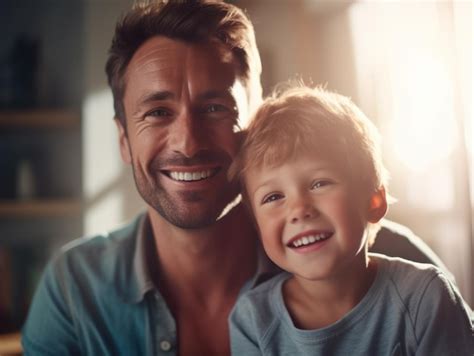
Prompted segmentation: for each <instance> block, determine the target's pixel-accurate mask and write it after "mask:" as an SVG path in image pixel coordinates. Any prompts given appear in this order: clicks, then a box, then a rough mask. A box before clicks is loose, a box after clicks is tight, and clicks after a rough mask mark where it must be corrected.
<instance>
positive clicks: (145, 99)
mask: <svg viewBox="0 0 474 356" xmlns="http://www.w3.org/2000/svg"><path fill="white" fill-rule="evenodd" d="M172 97H174V94H173V93H172V92H170V91H167V90H163V91H155V92H152V93H149V94H145V95H143V96H142V97H141V98H140V100H139V102H140V105H141V104H146V103H149V102H150V101H159V100H166V99H170V98H172Z"/></svg>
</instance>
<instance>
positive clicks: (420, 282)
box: [229, 254, 474, 356]
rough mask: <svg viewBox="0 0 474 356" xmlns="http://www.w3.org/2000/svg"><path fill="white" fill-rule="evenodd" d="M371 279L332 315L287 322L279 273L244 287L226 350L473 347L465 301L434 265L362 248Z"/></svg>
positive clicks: (413, 351)
mask: <svg viewBox="0 0 474 356" xmlns="http://www.w3.org/2000/svg"><path fill="white" fill-rule="evenodd" d="M370 256H371V258H373V259H376V261H377V263H378V270H377V275H376V277H375V280H374V282H373V284H372V286H371V287H370V289H369V291H368V292H367V294H366V295H365V296H364V298H363V299H362V300H361V301H360V302H359V304H358V305H356V306H355V307H354V308H353V309H352V310H351V311H350V312H349V313H348V314H346V315H345V316H344V317H343V318H342V319H340V320H338V321H337V322H336V323H334V324H332V325H329V326H327V327H324V328H321V329H316V330H301V329H298V328H296V327H295V326H294V324H293V322H292V320H291V317H290V315H289V313H288V311H287V309H286V307H285V304H284V301H283V295H282V285H283V282H284V281H285V280H286V279H288V278H289V277H290V274H288V273H282V274H280V275H278V276H276V277H274V278H273V279H271V280H269V281H267V282H265V283H263V284H262V285H260V286H258V287H257V288H255V289H252V290H250V291H249V292H247V293H245V294H244V295H243V296H242V297H241V298H240V299H239V300H238V302H237V304H236V306H235V307H234V310H233V312H232V314H231V316H230V318H229V322H230V336H231V349H232V354H233V355H239V356H241V355H245V356H248V355H261V354H263V355H272V356H273V355H275V356H276V355H331V356H335V355H364V356H365V355H430V356H432V355H457V356H462V355H466V356H472V355H474V341H473V340H474V337H473V327H472V323H471V321H470V316H469V311H468V310H469V307H468V306H467V304H465V302H464V301H463V299H462V297H461V296H460V294H459V292H458V291H457V289H456V287H455V286H454V285H453V284H452V283H451V282H450V281H449V279H448V278H446V276H445V275H444V274H443V273H442V272H441V271H440V270H439V269H438V268H436V267H434V266H432V265H429V264H420V263H414V262H411V261H407V260H403V259H400V258H392V257H387V256H384V255H380V254H370Z"/></svg>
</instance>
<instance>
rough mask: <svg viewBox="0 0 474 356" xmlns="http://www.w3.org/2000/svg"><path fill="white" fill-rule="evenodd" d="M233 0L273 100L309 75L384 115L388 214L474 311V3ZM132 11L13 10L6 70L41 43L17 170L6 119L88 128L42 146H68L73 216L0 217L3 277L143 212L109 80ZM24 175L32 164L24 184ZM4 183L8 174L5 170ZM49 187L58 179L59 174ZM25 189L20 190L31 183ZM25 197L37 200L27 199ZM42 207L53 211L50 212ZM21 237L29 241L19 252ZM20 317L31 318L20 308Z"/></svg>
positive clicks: (110, 4)
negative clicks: (35, 118) (33, 117)
mask: <svg viewBox="0 0 474 356" xmlns="http://www.w3.org/2000/svg"><path fill="white" fill-rule="evenodd" d="M232 2H233V3H235V4H237V5H238V6H241V7H243V8H245V9H246V11H247V12H248V14H249V16H250V17H251V19H252V21H253V22H254V26H255V29H256V33H257V42H258V46H259V48H260V51H261V56H262V61H263V85H264V91H265V93H269V92H270V91H271V89H272V88H273V86H274V85H275V84H276V83H278V82H281V81H286V80H288V79H289V78H293V79H295V78H299V79H303V80H304V81H305V82H306V83H313V84H323V85H326V86H327V88H328V89H331V90H335V91H337V92H339V93H341V94H344V95H346V96H350V97H351V98H352V99H353V100H354V102H355V103H356V104H357V105H359V106H360V107H361V109H362V110H363V111H364V112H365V113H366V114H367V115H368V116H369V117H370V118H371V119H373V121H374V122H375V124H376V125H377V126H378V127H379V129H380V130H381V132H382V134H383V136H384V147H383V148H384V158H385V161H386V163H387V166H388V168H389V170H390V172H391V176H392V180H391V183H390V190H391V193H392V195H394V196H395V197H396V198H397V199H398V202H397V203H396V204H394V205H393V206H391V208H390V212H389V215H388V217H389V218H390V219H393V220H395V221H397V222H399V223H402V224H405V225H407V226H408V227H410V228H411V229H412V230H413V231H414V232H415V233H417V234H418V235H420V236H421V237H422V238H423V239H424V240H425V241H426V242H427V243H428V244H429V245H430V246H431V247H432V248H433V249H434V250H435V251H436V252H437V253H438V254H439V256H440V257H441V258H442V259H443V261H444V262H445V263H446V264H447V266H448V267H449V269H450V270H451V271H452V272H453V273H454V275H455V277H456V280H457V283H458V285H459V287H460V290H461V292H462V294H463V296H464V297H465V298H466V299H467V300H469V302H470V304H471V306H472V305H474V281H473V259H472V258H473V255H474V252H473V224H472V220H473V201H474V199H473V193H472V186H473V184H474V182H473V178H472V162H473V144H472V134H473V116H472V3H471V2H470V1H439V2H413V1H394V2H383V1H335V2H332V1H317V0H277V1H275V0H235V1H232ZM132 3H133V1H131V0H96V1H92V0H88V1H86V0H84V1H79V0H76V1H72V0H70V1H62V0H43V1H33V0H17V1H13V0H2V2H1V3H0V26H1V27H0V29H1V30H2V33H3V35H2V40H1V43H0V60H3V62H1V63H5V62H7V60H6V58H8V56H9V54H8V53H11V49H12V46H13V43H14V42H15V40H16V39H17V38H18V37H19V35H20V34H21V33H26V34H27V35H29V36H30V37H32V38H37V39H38V43H39V53H40V54H39V63H40V64H38V73H37V75H36V77H37V79H36V80H37V88H38V89H37V95H36V97H35V100H34V103H33V102H32V103H30V104H27V105H26V107H25V106H24V105H23V107H21V106H20V107H15V108H12V107H9V105H8V104H5V103H3V104H2V107H1V108H0V156H1V155H2V154H3V155H4V156H3V157H6V156H8V157H10V156H13V157H16V158H18V159H17V160H16V161H15V162H16V165H13V166H12V165H10V166H5V167H10V168H9V169H10V170H14V171H15V172H16V173H17V176H18V174H19V173H18V162H20V161H22V160H21V159H20V157H19V154H18V152H19V151H18V147H19V146H18V145H20V143H21V144H23V143H25V139H22V140H19V139H18V135H20V133H18V129H12V127H13V126H15V125H13V126H12V124H11V121H6V122H7V123H6V124H4V125H3V126H1V120H2V113H4V112H7V113H11V112H12V110H13V111H14V112H15V113H17V114H18V112H20V114H21V113H22V112H23V113H24V112H31V111H34V112H38V111H41V110H45V109H47V110H50V109H55V110H62V111H66V112H70V111H72V112H74V113H75V114H76V116H77V117H78V118H79V119H78V125H77V126H74V125H73V126H72V128H70V129H68V130H69V131H67V132H66V133H64V132H63V131H61V132H60V133H59V134H57V135H56V136H59V139H51V138H50V136H48V135H49V134H48V135H46V138H45V139H44V140H43V142H39V143H38V147H43V146H44V145H46V146H48V145H49V146H51V144H50V142H53V141H54V140H56V141H57V142H59V143H57V144H52V147H53V148H52V149H53V151H55V152H56V151H63V152H62V157H63V158H62V159H59V161H58V162H62V163H61V164H56V166H55V169H54V170H53V173H51V177H53V178H54V177H56V178H54V179H56V181H58V183H57V184H54V186H59V185H61V183H64V181H65V182H72V184H73V185H74V187H75V188H73V189H71V192H70V194H69V193H68V194H69V196H72V197H73V198H74V199H75V200H76V201H79V202H80V203H79V208H77V204H76V205H75V204H72V207H71V205H65V206H64V205H61V206H60V207H59V209H60V210H62V211H63V212H64V211H69V212H70V214H69V218H71V215H72V220H68V219H69V218H68V219H65V218H63V217H62V216H61V215H60V214H57V213H56V215H54V214H53V216H51V214H50V215H47V214H46V216H44V214H43V215H42V216H40V217H38V216H35V215H34V214H32V213H31V211H30V214H28V213H26V214H25V213H21V212H20V214H19V215H18V214H17V215H15V214H12V213H10V215H9V214H8V211H7V212H5V213H4V217H0V273H2V268H3V270H10V271H12V270H13V269H14V268H13V267H12V266H13V265H14V264H10V265H8V264H6V263H3V267H2V263H1V256H2V253H3V255H4V256H8V254H9V252H8V251H9V250H10V249H11V246H15V248H16V249H18V248H19V249H20V252H19V253H20V255H21V254H22V253H23V254H24V251H27V249H26V248H25V246H28V245H30V246H34V250H35V251H37V250H38V249H40V250H43V251H44V253H42V254H41V258H40V259H39V261H40V262H38V265H39V266H41V267H42V266H43V265H44V262H45V261H46V260H47V258H48V257H49V256H50V255H51V254H52V253H54V252H55V251H57V249H58V248H59V246H60V245H62V244H63V243H66V242H67V241H69V240H71V239H73V238H76V237H78V236H80V235H82V234H86V235H91V234H94V233H98V232H101V231H103V230H107V229H111V228H115V227H116V226H117V225H118V224H120V223H123V222H126V221H128V220H129V219H131V218H132V217H133V216H134V215H135V214H137V212H139V211H142V210H143V209H144V206H143V203H142V201H141V200H140V198H139V197H138V194H137V193H136V191H135V186H134V183H133V178H132V177H131V172H130V168H129V167H127V166H124V165H123V164H122V162H121V160H120V155H119V151H118V145H117V132H116V128H115V125H114V123H113V120H112V118H113V110H112V97H111V93H110V91H109V89H108V87H107V83H106V77H105V73H104V65H105V61H106V57H107V50H108V47H109V45H110V40H111V37H112V34H113V29H114V26H115V22H116V19H117V18H118V17H119V16H120V14H121V13H122V12H123V11H124V10H125V9H127V8H128V7H129V6H130V5H131V4H132ZM1 68H5V65H4V66H3V67H0V83H1V80H2V79H1V78H2V77H1V75H2V73H3V72H5V70H3V72H2V70H1ZM3 75H4V74H3ZM4 76H5V75H4ZM3 80H4V79H3ZM1 90H2V87H0V99H1V93H2V91H1ZM11 115H12V114H10V116H11ZM33 126H34V125H33ZM37 130H38V129H37V128H35V127H33V128H28V130H27V131H29V136H28V135H27V137H30V138H31V137H36V136H37V134H36V133H37ZM41 130H42V132H43V133H42V135H44V129H41ZM2 134H3V135H4V136H2ZM21 135H23V133H21ZM21 137H23V136H21ZM2 140H3V143H2ZM33 140H34V139H33ZM5 142H7V143H8V144H4V143H5ZM12 145H13V147H14V148H15V149H13V150H12V149H11V146H12ZM35 147H36V146H34V147H33V150H36V149H35ZM2 150H3V151H2ZM47 152H51V147H50V149H49V151H47ZM51 154H52V156H54V154H53V153H51ZM3 160H4V161H5V158H4V159H3ZM33 160H34V158H33ZM1 162H2V161H1V158H0V164H2V163H1ZM53 166H54V165H53ZM12 167H13V168H12ZM33 167H35V165H34V164H33ZM40 168H41V165H40ZM1 169H2V167H1V166H0V172H1ZM29 170H32V173H31V172H30V173H28V174H27V176H30V178H29V179H30V180H31V176H33V181H34V179H35V177H36V175H35V170H34V169H29ZM39 170H41V169H39ZM20 171H21V170H20ZM27 171H28V170H27ZM37 171H38V169H37ZM4 172H6V170H5V169H4ZM24 175H25V174H24V169H23V173H22V176H23V180H24ZM2 177H3V178H2ZM58 177H59V178H58ZM17 178H18V177H17ZM53 178H51V179H52V181H54V179H53ZM0 179H7V178H5V174H4V175H2V174H1V173H0ZM43 181H44V180H43ZM43 184H48V183H47V180H46V183H43ZM12 189H13V188H12ZM27 190H28V189H27ZM53 190H54V189H53ZM15 191H16V192H17V193H18V187H16V188H15ZM38 191H39V190H38V189H36V192H34V193H31V189H30V193H29V195H28V194H27V195H28V196H27V201H28V199H29V200H31V201H36V202H37V201H40V202H41V201H42V200H44V199H46V198H47V199H50V198H51V197H49V196H48V197H46V198H45V197H44V196H42V195H41V194H39V193H38ZM7 195H8V194H7ZM17 195H18V194H17ZM52 195H53V196H54V194H52ZM7 198H8V199H7ZM16 198H18V196H8V197H0V212H1V206H2V205H1V204H2V202H5V201H7V203H9V204H10V203H11V202H12V201H13V202H16V201H17V200H19V199H16ZM21 201H22V204H24V202H25V199H22V200H21ZM15 204H16V203H15ZM12 206H13V210H14V209H17V206H16V205H7V208H5V209H10V210H9V211H10V212H12V211H13V210H12ZM47 206H50V205H47ZM64 207H65V208H64ZM5 209H4V210H5ZM65 209H66V210H65ZM67 209H70V210H67ZM20 210H21V209H20ZM39 210H40V211H42V212H43V213H44V212H45V208H44V206H43V205H41V206H40V208H39ZM15 211H17V210H15ZM32 215H33V216H32ZM40 215H41V214H40ZM17 240H18V241H20V240H21V241H24V243H22V244H21V246H20V247H18V246H17V245H18V244H17V243H16V242H15V241H17ZM2 248H3V250H2ZM22 248H23V250H21V249H22ZM2 251H3V252H2ZM12 258H13V257H11V258H10V259H12ZM4 260H6V259H5V258H4ZM35 273H36V274H35V277H32V278H31V279H32V282H31V284H32V286H31V288H30V290H32V289H34V286H35V283H36V281H37V275H38V273H39V272H38V271H37V272H35ZM11 274H12V273H10V275H11ZM13 277H15V275H14V274H13ZM0 283H1V278H0ZM4 283H6V282H4ZM4 286H5V284H4ZM1 289H2V287H1V285H0V290H1ZM3 289H4V290H7V288H5V287H4V288H3ZM5 294H6V293H3V297H2V293H0V316H1V303H2V302H1V300H2V298H3V299H4V300H6V299H7V297H8V296H5ZM7 304H8V303H7ZM17 314H18V315H20V316H19V317H18V318H20V319H21V312H18V313H17Z"/></svg>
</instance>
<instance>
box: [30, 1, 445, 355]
mask: <svg viewBox="0 0 474 356" xmlns="http://www.w3.org/2000/svg"><path fill="white" fill-rule="evenodd" d="M260 70H261V68H260V59H259V54H258V51H257V47H256V44H255V37H254V33H253V28H252V25H251V23H250V22H249V20H248V19H247V17H246V16H245V15H244V14H243V12H242V11H241V10H239V9H237V8H236V7H234V6H232V5H229V4H225V3H221V2H213V1H204V0H203V1H169V2H167V3H166V4H151V5H147V6H136V7H134V8H133V9H132V10H131V11H130V12H129V13H128V14H127V15H126V17H125V18H124V19H123V20H122V21H121V22H120V23H119V24H118V25H117V28H116V32H115V37H114V40H113V43H112V46H111V49H110V56H109V60H108V62H107V66H106V71H107V75H108V79H109V84H110V86H111V88H112V92H113V96H114V108H115V121H116V124H117V128H118V132H119V141H120V149H121V155H122V158H123V160H124V161H125V162H126V163H128V164H130V165H131V166H132V169H133V173H134V177H135V182H136V186H137V189H138V191H139V193H140V195H141V196H142V198H143V199H144V201H145V202H146V203H147V206H148V209H147V213H146V214H144V215H141V216H139V217H138V218H137V219H136V221H134V222H133V223H131V224H129V225H127V226H125V227H123V228H121V229H119V230H117V231H114V232H111V233H109V234H108V235H102V236H96V237H94V238H92V239H87V240H85V239H82V240H79V241H76V242H74V243H72V244H70V245H69V246H67V247H66V248H64V249H63V251H62V252H61V254H60V255H59V256H57V257H56V258H55V259H54V260H53V261H52V262H51V263H50V264H49V265H48V267H47V268H46V271H45V274H44V276H43V278H42V280H41V282H40V285H39V287H38V290H37V292H36V295H35V297H34V301H33V304H32V306H31V309H30V313H29V317H28V320H27V322H26V324H25V327H24V331H23V339H22V342H23V346H24V349H25V353H26V354H34V355H41V354H48V355H49V354H52V355H67V354H78V353H80V354H89V355H98V354H101V355H102V354H114V355H119V354H123V355H131V354H136V355H144V354H170V355H173V354H178V353H179V354H181V355H213V354H228V353H229V338H228V328H227V317H228V315H229V313H230V311H231V309H232V307H233V305H234V304H235V301H236V299H237V296H238V294H239V292H240V291H241V290H242V287H243V286H244V285H245V286H246V287H248V286H251V285H253V284H255V283H257V282H258V281H259V280H261V279H264V278H265V277H266V275H267V272H271V269H269V267H270V265H269V264H268V263H267V262H266V261H267V260H266V259H265V258H264V257H263V255H262V254H261V252H260V251H261V250H260V249H259V248H258V246H259V245H258V238H257V235H256V232H255V230H254V227H253V224H252V223H251V221H250V219H249V218H248V216H247V215H246V212H245V209H244V207H243V206H242V205H241V204H239V203H238V199H236V198H237V197H238V189H237V187H236V186H233V185H231V184H230V183H229V182H228V181H227V178H226V173H227V169H228V167H229V165H230V163H231V161H232V159H233V157H234V155H235V154H236V152H237V150H238V147H239V137H240V134H239V133H238V132H237V131H238V129H239V122H241V121H242V120H245V119H247V117H248V116H249V114H250V112H251V111H252V110H253V109H254V108H255V107H256V105H258V103H259V101H260V99H261V87H260ZM394 236H395V235H394V234H393V233H391V232H390V231H389V230H388V229H387V228H385V230H383V231H382V232H381V237H380V243H381V244H383V243H387V241H388V247H387V248H388V249H389V250H390V249H393V247H391V243H390V241H391V240H392V239H393V237H394ZM395 238H397V239H399V241H401V242H402V244H403V243H404V244H406V245H407V246H409V247H410V248H409V251H414V253H415V255H413V256H411V257H413V258H414V259H418V260H423V261H429V258H428V257H427V256H426V253H425V252H423V251H420V250H419V249H416V248H413V246H412V244H413V241H418V242H417V243H419V240H416V238H413V237H411V238H410V239H408V238H407V237H402V236H398V237H395ZM396 253H398V252H396ZM428 253H431V252H430V251H428ZM434 258H436V257H434ZM246 282H249V283H247V284H246Z"/></svg>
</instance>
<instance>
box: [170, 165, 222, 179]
mask: <svg viewBox="0 0 474 356" xmlns="http://www.w3.org/2000/svg"><path fill="white" fill-rule="evenodd" d="M219 170H220V168H213V169H206V170H202V171H194V172H186V171H179V172H178V171H163V173H164V174H166V175H167V176H168V177H169V178H171V179H172V180H174V181H178V182H195V181H200V180H203V179H208V178H211V177H214V176H215V175H216V174H217V173H218V172H219Z"/></svg>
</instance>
